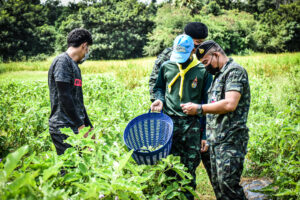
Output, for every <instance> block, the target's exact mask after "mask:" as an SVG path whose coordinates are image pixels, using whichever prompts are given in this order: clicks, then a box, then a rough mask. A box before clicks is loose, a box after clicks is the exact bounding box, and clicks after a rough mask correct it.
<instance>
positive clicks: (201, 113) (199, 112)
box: [197, 104, 203, 115]
mask: <svg viewBox="0 0 300 200" xmlns="http://www.w3.org/2000/svg"><path fill="white" fill-rule="evenodd" d="M197 114H198V115H203V110H202V104H199V105H198V107H197Z"/></svg>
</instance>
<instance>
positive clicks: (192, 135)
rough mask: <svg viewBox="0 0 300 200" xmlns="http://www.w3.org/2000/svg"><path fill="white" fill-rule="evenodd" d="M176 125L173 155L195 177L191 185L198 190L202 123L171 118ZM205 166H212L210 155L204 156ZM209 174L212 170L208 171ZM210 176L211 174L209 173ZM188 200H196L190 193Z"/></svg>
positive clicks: (189, 119) (192, 118)
mask: <svg viewBox="0 0 300 200" xmlns="http://www.w3.org/2000/svg"><path fill="white" fill-rule="evenodd" d="M171 118H172V120H173V123H174V130H173V142H172V149H171V154H173V155H175V156H180V160H181V163H183V164H184V165H185V167H187V168H188V172H189V173H190V174H191V175H192V176H193V181H192V182H191V183H190V186H191V187H192V188H194V189H195V188H196V168H197V167H198V166H199V164H200V162H201V153H200V150H201V132H200V123H199V120H198V118H197V117H175V116H171ZM203 155H204V157H203V163H204V166H207V167H209V166H210V162H209V160H210V157H209V154H208V153H205V154H203ZM207 171H208V172H210V170H208V169H207ZM209 174H210V173H209ZM185 196H186V197H187V198H188V199H191V200H192V199H194V197H193V195H192V194H191V193H189V192H187V193H186V194H185Z"/></svg>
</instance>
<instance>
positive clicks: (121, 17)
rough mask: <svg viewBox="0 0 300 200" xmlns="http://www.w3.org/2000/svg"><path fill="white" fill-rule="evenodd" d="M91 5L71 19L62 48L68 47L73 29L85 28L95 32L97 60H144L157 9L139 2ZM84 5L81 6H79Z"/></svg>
mask: <svg viewBox="0 0 300 200" xmlns="http://www.w3.org/2000/svg"><path fill="white" fill-rule="evenodd" d="M83 3H87V4H86V5H85V6H82V7H80V9H79V12H78V13H76V14H73V15H70V16H68V17H67V19H66V20H64V21H63V22H62V23H61V26H60V28H59V32H60V36H59V39H58V44H59V49H60V50H64V49H65V48H66V42H65V41H66V40H65V38H66V35H67V34H68V32H69V31H71V30H72V29H73V28H78V27H83V28H86V29H87V30H89V31H90V32H91V33H92V36H93V40H94V44H93V51H92V53H91V58H93V59H124V58H136V57H141V56H142V55H143V54H142V53H143V46H144V45H145V43H146V41H147V34H148V33H149V32H150V31H151V30H152V27H153V25H154V23H153V21H152V20H151V16H152V12H153V11H152V10H151V11H150V10H149V8H151V9H153V7H150V6H148V7H147V6H146V5H145V4H143V3H140V2H138V1H137V0H124V1H119V0H103V1H101V2H96V3H95V2H93V3H91V2H88V1H86V2H83ZM79 6H80V5H79Z"/></svg>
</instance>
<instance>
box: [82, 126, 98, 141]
mask: <svg viewBox="0 0 300 200" xmlns="http://www.w3.org/2000/svg"><path fill="white" fill-rule="evenodd" d="M93 130H94V128H90V130H89V131H88V132H86V134H84V136H83V137H84V138H87V137H88V136H89V133H90V132H92V131H93ZM92 139H93V140H94V139H95V134H94V135H93V136H92Z"/></svg>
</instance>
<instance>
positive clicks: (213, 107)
mask: <svg viewBox="0 0 300 200" xmlns="http://www.w3.org/2000/svg"><path fill="white" fill-rule="evenodd" d="M240 98H241V93H239V92H237V91H228V92H225V99H223V100H220V101H217V102H215V103H210V104H204V105H202V111H203V114H207V113H211V114H225V113H228V112H233V111H235V109H236V107H237V105H238V103H239V101H240Z"/></svg>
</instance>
